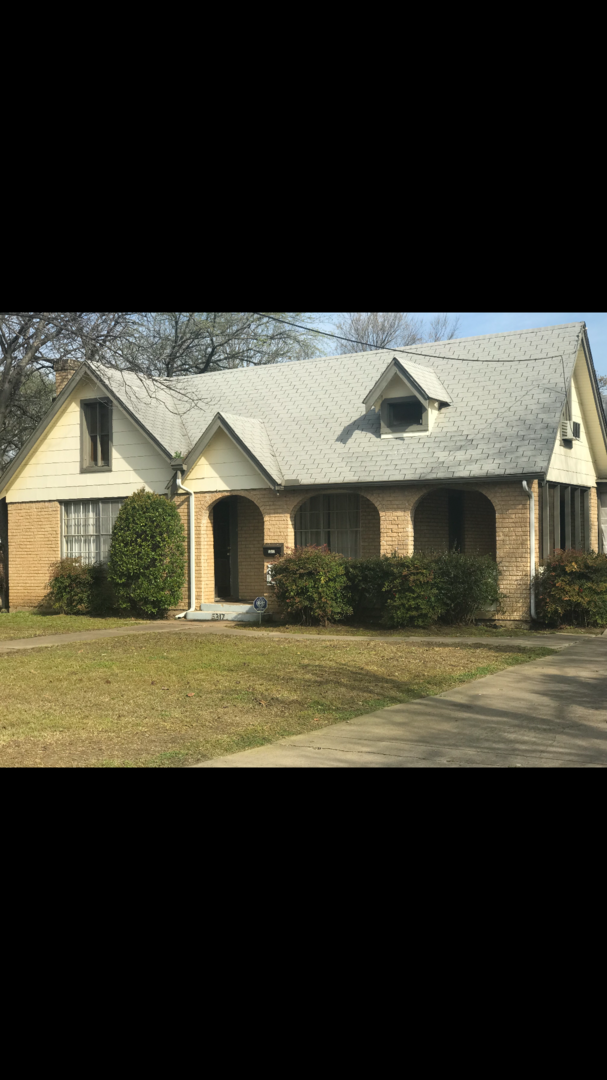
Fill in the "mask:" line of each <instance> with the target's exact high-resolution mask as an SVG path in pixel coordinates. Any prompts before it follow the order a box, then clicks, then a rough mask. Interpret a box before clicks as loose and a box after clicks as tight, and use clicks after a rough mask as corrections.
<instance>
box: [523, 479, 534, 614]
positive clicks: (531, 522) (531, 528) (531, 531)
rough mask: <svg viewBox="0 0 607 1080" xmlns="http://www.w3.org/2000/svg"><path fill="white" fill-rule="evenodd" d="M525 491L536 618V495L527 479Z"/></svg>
mask: <svg viewBox="0 0 607 1080" xmlns="http://www.w3.org/2000/svg"><path fill="white" fill-rule="evenodd" d="M523 491H524V492H525V495H527V496H528V498H529V547H530V552H529V577H530V586H529V610H530V612H531V618H532V619H533V620H535V495H534V494H533V491H532V490H531V488H530V487H529V485H528V484H527V481H526V480H523Z"/></svg>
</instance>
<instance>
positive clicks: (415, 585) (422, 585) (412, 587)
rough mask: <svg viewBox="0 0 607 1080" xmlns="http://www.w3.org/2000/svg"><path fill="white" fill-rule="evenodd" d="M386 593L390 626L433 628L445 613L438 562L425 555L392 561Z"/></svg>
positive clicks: (385, 610)
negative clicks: (436, 563)
mask: <svg viewBox="0 0 607 1080" xmlns="http://www.w3.org/2000/svg"><path fill="white" fill-rule="evenodd" d="M382 593H383V610H382V618H381V621H382V622H383V623H384V624H385V625H386V626H393V627H398V626H430V625H431V624H432V623H435V622H436V621H437V620H438V619H439V618H440V616H441V614H442V612H443V601H442V597H441V593H440V589H439V584H438V581H437V576H436V568H435V565H434V560H433V559H431V558H428V557H427V556H425V555H411V556H402V557H401V556H398V555H393V556H391V557H390V558H388V559H387V560H386V579H385V581H384V583H383V585H382Z"/></svg>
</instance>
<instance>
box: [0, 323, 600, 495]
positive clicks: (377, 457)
mask: <svg viewBox="0 0 607 1080" xmlns="http://www.w3.org/2000/svg"><path fill="white" fill-rule="evenodd" d="M580 343H585V344H584V349H585V351H586V353H587V356H588V358H589V359H588V367H589V372H590V376H591V382H592V385H593V387H594V389H593V391H592V393H593V394H594V396H595V398H596V408H597V411H598V412H599V413H600V412H601V406H600V396H599V388H598V383H597V379H596V375H595V373H594V370H593V367H592V361H591V359H590V352H589V348H588V341H587V335H586V331H585V324H584V323H567V324H565V325H563V326H549V327H543V328H541V329H536V330H522V331H517V332H515V333H503V334H485V335H482V336H480V337H472V338H459V339H455V340H452V341H442V342H436V343H433V344H430V345H419V346H413V347H411V348H410V349H405V350H394V349H392V350H386V349H379V350H377V351H375V352H364V353H354V354H351V355H345V356H330V357H320V358H319V359H317V360H300V361H297V362H292V363H286V364H275V365H268V366H266V367H253V368H235V369H232V370H229V371H219V372H209V373H208V374H206V375H194V376H185V377H181V378H173V379H154V380H152V379H147V378H146V377H145V376H139V375H135V374H132V373H130V372H121V371H116V370H114V369H111V368H108V367H105V366H102V365H99V364H91V365H83V369H82V371H85V370H86V369H87V368H88V369H89V370H90V372H91V373H92V374H94V376H95V377H96V378H97V379H98V380H99V382H100V383H101V384H102V385H103V386H104V387H105V388H106V389H107V391H108V392H110V393H111V394H112V396H113V397H114V398H115V400H116V401H117V402H118V403H119V404H120V405H121V406H122V407H123V408H125V409H126V411H127V412H128V413H129V414H130V415H131V416H132V417H133V419H134V421H135V422H136V423H137V424H139V425H140V426H141V427H142V428H143V429H144V430H145V431H146V432H147V433H148V434H149V436H150V438H151V439H152V440H153V442H154V443H155V444H156V445H157V446H159V447H160V448H161V449H162V450H163V452H164V453H165V454H166V456H167V458H170V457H172V456H173V454H175V453H177V452H181V453H183V454H184V456H185V457H186V460H187V462H188V464H189V465H190V467H191V466H192V465H193V464H194V460H195V457H196V453H198V452H200V449H199V448H200V444H201V442H202V440H203V437H204V436H205V435H206V433H207V432H208V430H209V428H210V426H211V425H212V424H213V423H214V422H215V421H217V423H218V424H221V425H222V426H223V427H224V429H225V430H226V431H228V432H229V433H230V434H231V437H232V438H234V439H235V441H236V442H237V443H238V445H239V446H240V447H241V448H242V449H243V451H244V452H246V453H247V454H248V456H249V458H250V460H251V461H253V462H254V464H256V466H257V467H258V468H260V469H261V471H262V472H264V473H265V474H266V475H267V477H268V479H269V482H270V483H272V484H280V483H282V482H283V481H282V477H285V478H287V477H288V478H289V481H291V480H294V481H295V482H297V481H299V483H301V484H364V483H369V484H382V483H390V482H392V483H393V482H398V481H409V482H415V481H426V480H456V479H466V478H469V479H483V478H486V479H488V478H491V477H496V478H500V477H507V476H513V477H518V476H520V477H532V476H534V475H535V476H542V475H545V474H546V471H547V469H548V466H549V463H550V459H551V455H552V452H553V449H554V443H555V438H556V433H557V429H558V423H559V420H560V417H561V411H562V407H563V403H564V401H565V396H566V393H567V391H568V387H569V384H570V381H571V378H572V374H573V369H574V367H575V363H576V359H577V356H578V350H579V347H580ZM395 358H396V359H395ZM392 366H393V370H397V368H402V370H403V372H405V373H406V377H407V378H408V379H409V381H411V380H414V381H415V383H416V384H417V386H419V387H420V391H421V392H423V393H424V394H425V395H426V396H427V397H432V398H434V399H438V400H439V401H446V402H450V407H449V408H447V409H442V410H441V411H440V413H438V415H437V416H436V420H435V423H434V426H433V428H432V430H431V431H430V432H428V433H425V434H423V435H422V434H420V435H419V436H416V437H412V438H405V439H398V438H395V439H381V438H380V437H379V436H380V417H379V415H378V413H377V412H375V411H372V410H367V409H366V408H365V407H362V408H361V402H362V401H364V400H368V398H369V395H370V392H371V391H372V390H374V389H375V388H376V387H377V385H378V384H379V383H380V382H381V380H382V379H383V378H384V377H385V376H386V372H387V370H388V369H389V368H391V369H392ZM78 377H79V376H78V375H75V376H73V378H72V379H71V380H70V382H68V384H67V386H66V387H65V389H64V391H63V392H62V394H60V395H59V398H58V399H57V402H55V406H53V408H55V407H56V406H58V405H60V404H61V402H62V401H63V402H65V400H67V397H68V396H69V394H71V392H72V390H73V388H74V385H75V380H76V379H77V378H78ZM592 400H594V399H592ZM51 414H52V410H51V413H49V414H48V417H47V418H45V421H44V422H43V424H42V425H41V426H40V428H39V429H38V431H37V432H36V433H35V435H34V437H33V438H32V440H30V444H31V445H33V444H34V443H35V441H37V439H38V438H40V435H41V433H42V431H43V428H44V426H45V424H46V423H48V422H49V419H50V418H52V417H51ZM595 427H596V431H597V437H598V438H602V439H603V440H604V443H605V447H606V448H607V424H606V423H605V418H604V417H603V416H602V415H601V417H600V419H599V421H598V426H597V425H596V424H595ZM28 445H29V444H28ZM31 445H30V449H31ZM27 452H28V451H27V449H26V448H25V447H24V449H23V451H22V452H21V454H20V455H19V456H18V458H17V459H15V462H14V463H13V465H12V466H11V469H10V470H8V471H12V470H13V468H17V467H18V463H19V462H20V461H21V460H23V455H24V454H25V453H27ZM6 479H7V473H5V475H4V477H3V482H6Z"/></svg>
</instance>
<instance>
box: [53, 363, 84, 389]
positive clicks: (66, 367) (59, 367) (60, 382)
mask: <svg viewBox="0 0 607 1080" xmlns="http://www.w3.org/2000/svg"><path fill="white" fill-rule="evenodd" d="M53 366H54V368H55V395H54V396H55V397H58V396H59V394H60V393H61V391H62V390H63V387H64V386H65V385H66V384H67V383H68V382H69V380H70V379H71V377H72V375H73V374H74V372H75V371H78V368H79V367H80V361H79V360H57V362H56V363H55V364H54V365H53Z"/></svg>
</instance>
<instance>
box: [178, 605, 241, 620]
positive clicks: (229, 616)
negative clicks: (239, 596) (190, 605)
mask: <svg viewBox="0 0 607 1080" xmlns="http://www.w3.org/2000/svg"><path fill="white" fill-rule="evenodd" d="M186 620H188V621H191V620H195V621H197V622H200V621H202V622H256V623H258V622H259V612H258V611H255V608H254V607H253V605H252V604H221V603H216V604H201V605H200V610H199V611H188V613H187V615H186Z"/></svg>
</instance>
